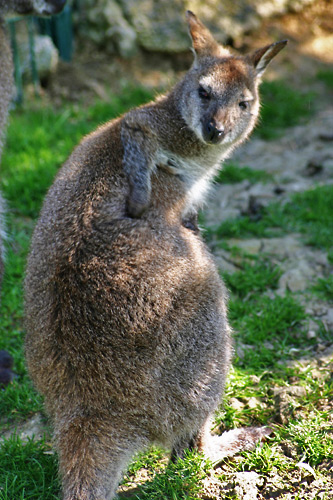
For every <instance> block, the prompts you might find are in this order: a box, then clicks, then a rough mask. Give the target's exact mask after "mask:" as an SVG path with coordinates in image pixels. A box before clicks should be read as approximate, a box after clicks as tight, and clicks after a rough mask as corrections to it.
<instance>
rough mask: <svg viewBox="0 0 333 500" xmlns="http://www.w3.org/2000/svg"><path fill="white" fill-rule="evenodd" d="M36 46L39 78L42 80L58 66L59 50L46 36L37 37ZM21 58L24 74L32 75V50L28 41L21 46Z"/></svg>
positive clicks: (35, 39) (35, 37) (35, 38)
mask: <svg viewBox="0 0 333 500" xmlns="http://www.w3.org/2000/svg"><path fill="white" fill-rule="evenodd" d="M34 45H35V57H36V66H37V72H38V76H39V78H41V79H45V78H47V77H48V76H49V75H50V74H51V73H53V72H54V71H55V70H56V68H57V66H58V62H59V54H58V50H57V48H56V47H55V45H54V43H53V42H52V40H51V38H50V37H49V36H46V35H35V36H34ZM19 57H20V66H21V71H22V74H23V75H31V63H30V49H29V43H28V42H27V41H24V42H21V43H20V44H19Z"/></svg>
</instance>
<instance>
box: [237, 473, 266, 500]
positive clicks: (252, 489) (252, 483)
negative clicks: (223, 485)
mask: <svg viewBox="0 0 333 500" xmlns="http://www.w3.org/2000/svg"><path fill="white" fill-rule="evenodd" d="M234 482H235V489H234V492H235V494H236V495H237V498H239V499H241V500H256V499H257V496H258V486H261V485H262V483H263V478H261V477H260V476H259V474H257V473H256V472H254V471H251V472H237V473H236V474H235V478H234Z"/></svg>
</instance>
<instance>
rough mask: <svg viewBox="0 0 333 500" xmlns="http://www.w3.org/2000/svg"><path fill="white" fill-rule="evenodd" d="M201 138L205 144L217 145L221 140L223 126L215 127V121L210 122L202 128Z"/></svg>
mask: <svg viewBox="0 0 333 500" xmlns="http://www.w3.org/2000/svg"><path fill="white" fill-rule="evenodd" d="M203 136H204V139H205V141H206V142H210V143H212V144H218V143H219V142H220V141H221V140H222V139H223V136H224V127H223V125H219V127H217V126H216V123H215V121H214V120H210V121H209V122H207V123H206V124H205V125H204V127H203Z"/></svg>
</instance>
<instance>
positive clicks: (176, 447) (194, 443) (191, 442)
mask: <svg viewBox="0 0 333 500" xmlns="http://www.w3.org/2000/svg"><path fill="white" fill-rule="evenodd" d="M185 450H198V451H204V443H203V431H198V432H196V433H194V434H191V435H190V434H186V435H184V436H181V437H179V438H178V439H177V440H176V441H175V442H174V444H173V448H172V451H171V457H170V460H171V462H176V461H177V460H178V458H184V455H185Z"/></svg>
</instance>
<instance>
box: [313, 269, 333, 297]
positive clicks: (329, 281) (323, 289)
mask: <svg viewBox="0 0 333 500" xmlns="http://www.w3.org/2000/svg"><path fill="white" fill-rule="evenodd" d="M313 290H314V291H315V292H317V293H318V294H319V295H320V296H321V297H322V298H323V299H325V300H328V301H330V302H332V301H333V275H332V274H331V275H330V276H329V277H328V278H319V279H318V280H317V283H316V284H315V285H314V286H313Z"/></svg>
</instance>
